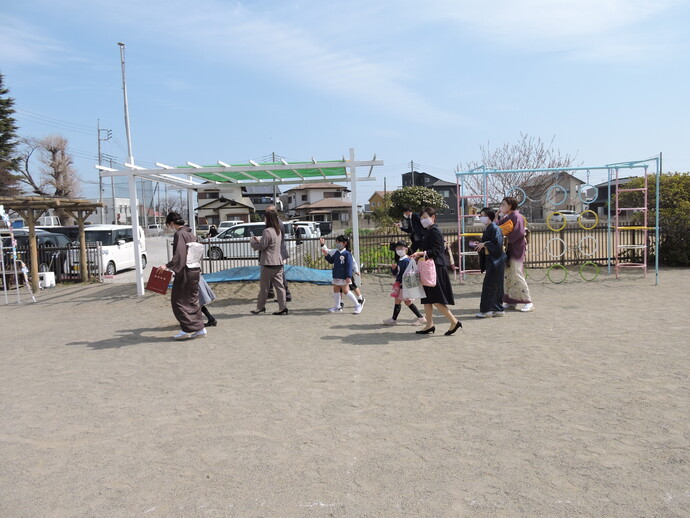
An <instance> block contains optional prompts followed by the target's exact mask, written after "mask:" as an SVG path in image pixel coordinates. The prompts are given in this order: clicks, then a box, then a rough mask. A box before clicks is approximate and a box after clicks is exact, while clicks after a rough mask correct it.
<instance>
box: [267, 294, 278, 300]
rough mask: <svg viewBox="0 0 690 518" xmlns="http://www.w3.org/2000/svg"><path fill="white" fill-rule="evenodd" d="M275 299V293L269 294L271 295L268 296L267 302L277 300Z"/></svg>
mask: <svg viewBox="0 0 690 518" xmlns="http://www.w3.org/2000/svg"><path fill="white" fill-rule="evenodd" d="M275 298H276V294H275V293H269V294H268V295H267V296H266V300H273V299H275Z"/></svg>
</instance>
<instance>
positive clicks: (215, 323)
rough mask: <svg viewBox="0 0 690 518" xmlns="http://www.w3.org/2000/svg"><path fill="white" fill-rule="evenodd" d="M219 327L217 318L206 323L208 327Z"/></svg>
mask: <svg viewBox="0 0 690 518" xmlns="http://www.w3.org/2000/svg"><path fill="white" fill-rule="evenodd" d="M217 325H218V321H217V320H216V319H215V318H214V319H213V320H209V321H208V322H206V327H216V326H217Z"/></svg>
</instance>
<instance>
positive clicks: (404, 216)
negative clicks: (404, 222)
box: [403, 212, 411, 219]
mask: <svg viewBox="0 0 690 518" xmlns="http://www.w3.org/2000/svg"><path fill="white" fill-rule="evenodd" d="M410 216H411V214H408V213H407V212H406V213H405V214H403V218H405V219H410Z"/></svg>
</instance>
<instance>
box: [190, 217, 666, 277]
mask: <svg viewBox="0 0 690 518" xmlns="http://www.w3.org/2000/svg"><path fill="white" fill-rule="evenodd" d="M470 232H471V231H470ZM442 233H443V236H444V238H445V239H446V242H447V243H448V245H449V252H452V264H455V265H457V266H460V256H459V253H458V252H459V247H458V240H459V239H460V237H459V236H458V233H457V231H455V230H453V229H448V230H442ZM644 235H645V233H644V231H643V230H638V229H631V230H624V231H621V232H620V238H621V244H635V245H640V244H645V243H643V240H644ZM324 239H325V242H326V246H328V247H329V248H333V247H335V236H333V235H330V236H328V237H325V238H324ZM462 239H463V240H465V243H464V250H465V251H469V250H471V249H472V248H471V247H470V241H473V240H474V241H476V240H477V237H473V236H462ZM610 239H611V243H610V244H609V232H608V229H607V227H606V226H605V225H603V226H598V227H596V228H593V229H583V228H581V227H579V226H578V225H577V224H574V225H571V224H569V225H568V226H566V228H564V229H563V230H562V231H560V232H554V231H552V230H550V229H548V228H546V226H545V225H544V227H543V228H538V227H537V228H531V231H530V243H529V247H528V253H527V261H526V263H525V266H526V267H528V268H529V267H532V268H548V267H549V266H551V265H555V264H561V265H564V266H569V265H577V264H583V263H586V262H590V261H591V262H594V263H597V264H599V265H605V264H607V262H608V260H609V257H611V258H613V252H612V251H611V250H613V248H614V243H613V232H611V235H610ZM396 241H405V242H407V243H408V244H409V237H408V235H407V234H403V233H399V234H362V235H360V238H359V256H360V262H361V264H360V269H361V271H362V272H375V271H385V270H386V268H388V267H389V266H390V265H391V264H392V263H394V262H395V261H396V255H395V252H394V251H392V250H391V249H390V245H391V243H395V242H396ZM215 244H222V246H223V247H224V250H225V252H224V254H223V256H224V257H223V258H222V259H211V258H209V257H208V250H207V257H206V258H205V259H204V260H203V264H202V269H203V271H204V272H205V273H212V272H217V271H220V270H225V269H228V268H235V267H238V266H252V265H253V266H255V265H258V264H259V257H258V253H257V252H255V251H252V252H248V251H247V249H246V247H248V246H249V240H248V239H247V240H241V241H237V240H235V241H216V242H215ZM286 244H287V247H288V250H289V253H290V259H289V260H288V263H289V264H292V265H295V266H306V267H309V268H316V269H321V270H327V269H330V268H331V265H330V264H328V263H327V262H326V261H325V259H324V258H323V254H322V252H321V245H320V242H319V239H318V238H314V239H299V240H297V239H286ZM646 245H647V250H648V253H651V254H653V253H654V246H653V245H654V235H653V234H652V233H648V242H647V243H646ZM623 253H624V254H625V256H621V259H625V261H626V262H640V263H641V262H642V261H643V255H642V254H644V253H645V250H643V249H626V250H625V251H624V252H623ZM478 266H479V265H478V259H477V257H476V256H471V255H470V256H465V269H476V268H478Z"/></svg>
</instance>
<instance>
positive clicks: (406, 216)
mask: <svg viewBox="0 0 690 518" xmlns="http://www.w3.org/2000/svg"><path fill="white" fill-rule="evenodd" d="M395 226H396V227H398V228H399V229H400V230H402V231H403V232H406V233H408V234H409V235H410V241H411V242H412V244H411V245H410V253H414V252H416V251H417V250H420V249H421V247H422V241H423V240H424V233H425V230H424V227H423V226H422V223H421V222H420V220H419V216H418V215H417V214H415V213H414V212H413V211H412V209H411V208H410V207H405V208H404V209H403V219H402V221H401V222H400V223H396V224H395Z"/></svg>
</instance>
